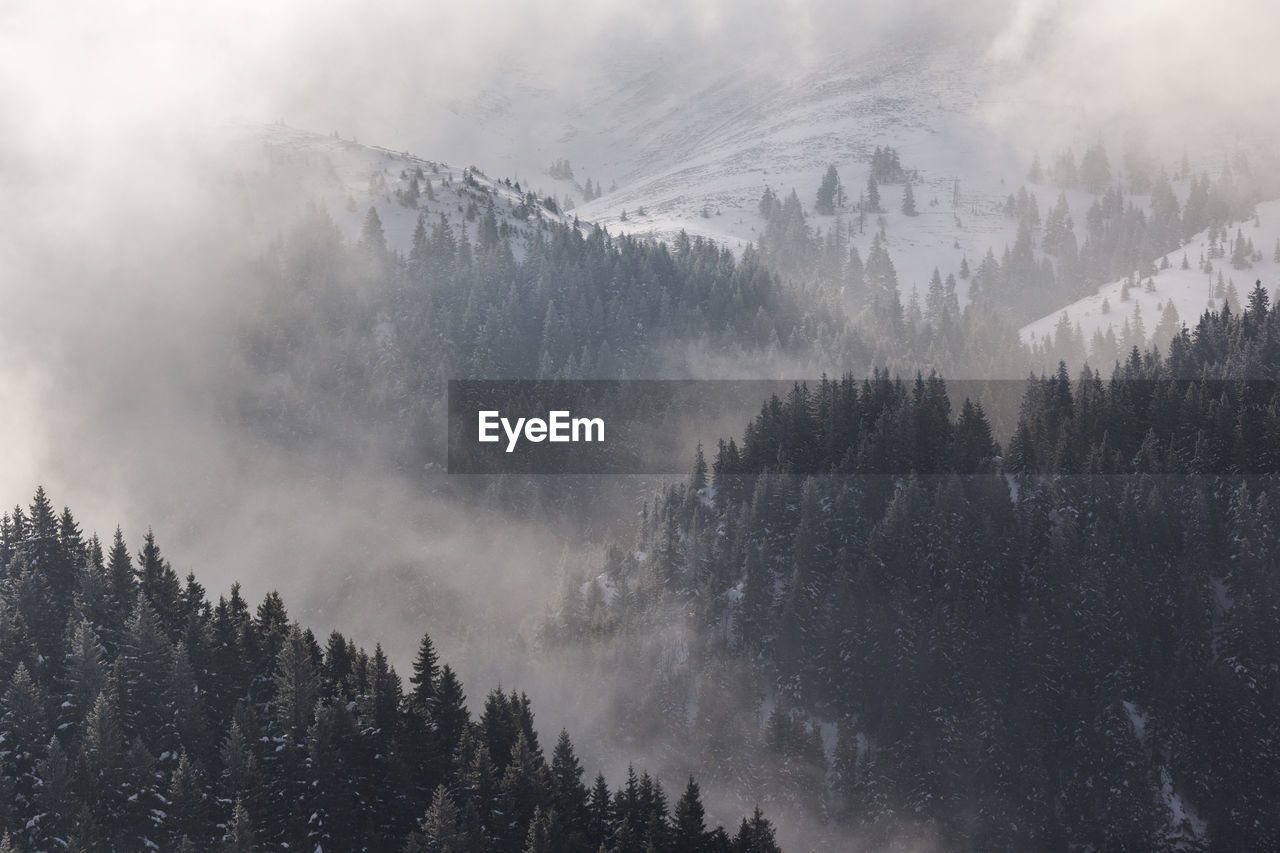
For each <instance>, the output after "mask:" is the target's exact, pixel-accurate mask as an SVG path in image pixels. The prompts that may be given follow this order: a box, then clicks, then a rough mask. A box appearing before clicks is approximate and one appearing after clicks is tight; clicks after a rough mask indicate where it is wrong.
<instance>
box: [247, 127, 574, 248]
mask: <svg viewBox="0 0 1280 853" xmlns="http://www.w3.org/2000/svg"><path fill="white" fill-rule="evenodd" d="M227 135H228V151H229V155H230V156H229V159H228V162H230V163H233V164H235V165H236V166H237V167H238V168H239V169H240V170H241V172H240V175H241V177H242V178H243V181H242V182H241V186H242V188H243V190H244V192H245V194H246V201H247V202H248V204H247V210H248V212H249V215H250V216H252V217H253V219H254V221H255V222H258V223H260V224H261V225H262V226H263V230H262V233H263V235H264V236H266V237H273V236H275V235H276V234H278V233H281V232H287V230H288V227H289V223H290V222H291V221H292V220H293V218H294V217H295V216H296V215H297V214H298V211H299V209H300V206H301V205H303V204H306V203H308V202H311V203H318V204H321V205H323V206H324V208H325V209H326V210H327V211H328V213H329V215H330V216H331V217H332V218H333V220H334V223H335V224H336V225H337V226H338V227H339V229H341V231H342V233H343V235H344V236H346V237H347V238H348V239H351V240H354V239H356V238H357V237H358V236H359V234H360V231H361V228H362V227H363V225H364V222H365V219H366V217H367V216H368V212H369V209H370V208H372V209H374V210H375V211H376V212H377V214H378V219H379V221H380V222H381V223H382V228H383V232H384V234H385V236H386V240H387V244H388V246H389V247H391V248H392V249H395V250H397V251H400V252H401V253H403V254H406V255H407V254H408V253H409V251H410V249H411V247H412V245H413V233H414V229H415V227H416V226H417V222H418V218H419V216H422V217H424V219H425V224H426V226H427V228H428V229H430V228H431V227H432V226H434V225H435V224H437V223H438V222H439V221H440V217H441V216H444V217H445V218H446V219H447V220H448V221H449V224H450V227H452V228H453V230H454V233H455V234H456V235H457V236H458V238H459V239H461V237H462V235H463V233H464V232H465V233H466V234H467V236H468V238H469V239H471V240H472V241H474V240H475V239H476V233H477V229H478V227H479V223H480V220H481V219H482V217H483V215H484V213H485V211H486V210H487V209H488V206H489V204H490V203H491V202H492V204H493V206H494V213H495V218H497V219H498V221H500V222H506V223H508V225H509V227H513V228H515V229H516V231H515V236H516V237H518V238H519V237H525V238H527V237H529V236H531V235H532V234H533V233H534V231H535V230H536V229H537V228H539V227H540V226H541V225H543V224H549V223H570V222H572V221H573V217H572V215H568V216H566V215H565V214H564V213H562V212H560V211H558V210H556V209H555V208H554V207H552V206H549V205H547V204H545V203H543V202H544V201H545V199H543V198H542V197H541V196H538V197H537V198H536V199H534V198H531V197H530V195H529V194H530V193H531V192H532V188H531V187H523V186H521V185H520V184H519V182H518V181H509V180H507V179H504V178H499V177H492V176H489V175H486V174H485V173H484V172H482V171H481V170H480V168H479V166H478V164H477V165H470V164H469V165H465V166H459V165H455V164H449V163H443V162H438V161H434V160H427V159H424V158H422V157H419V156H416V155H414V154H411V153H409V152H407V151H392V150H390V149H388V148H383V147H380V146H377V145H367V144H363V143H360V142H358V141H356V140H354V139H350V140H348V139H342V138H339V137H338V136H336V135H332V134H330V135H324V134H319V133H313V132H310V131H307V130H300V129H297V128H293V127H289V126H287V125H284V124H271V125H259V124H248V123H243V124H235V125H231V126H228V128H227ZM535 195H536V194H535ZM520 242H521V241H520V240H519V239H517V240H515V241H514V245H515V246H516V248H517V250H518V248H519V245H520Z"/></svg>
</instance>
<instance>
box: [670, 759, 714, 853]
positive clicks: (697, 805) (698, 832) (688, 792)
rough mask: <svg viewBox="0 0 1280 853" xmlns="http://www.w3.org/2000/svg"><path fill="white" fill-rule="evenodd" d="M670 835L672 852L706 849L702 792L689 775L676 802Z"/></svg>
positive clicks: (686, 852) (681, 852) (690, 851)
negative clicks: (671, 833)
mask: <svg viewBox="0 0 1280 853" xmlns="http://www.w3.org/2000/svg"><path fill="white" fill-rule="evenodd" d="M672 829H673V835H672V847H671V849H672V851H673V853H702V851H704V850H706V849H707V826H706V812H705V811H704V809H703V808H702V794H701V792H700V790H699V789H698V783H697V782H695V781H693V777H692V776H690V777H689V784H688V785H687V786H685V789H684V794H683V795H681V797H680V801H679V802H678V803H676V811H675V822H674V826H673V827H672Z"/></svg>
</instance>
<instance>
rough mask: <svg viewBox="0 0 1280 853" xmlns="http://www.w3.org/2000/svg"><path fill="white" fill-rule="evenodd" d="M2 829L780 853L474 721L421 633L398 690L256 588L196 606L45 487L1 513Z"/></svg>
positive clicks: (370, 843)
mask: <svg viewBox="0 0 1280 853" xmlns="http://www.w3.org/2000/svg"><path fill="white" fill-rule="evenodd" d="M0 680H3V683H4V684H5V687H4V691H3V695H2V696H0V828H2V829H0V832H2V834H3V841H2V842H0V849H3V850H5V851H36V850H75V851H89V850H121V851H126V850H127V851H134V850H144V849H152V850H221V851H236V853H248V851H251V850H296V849H305V850H315V851H323V850H334V851H347V850H376V851H383V850H401V849H403V850H405V851H407V852H408V853H420V851H421V852H423V853H424V852H425V851H453V853H463V851H476V853H482V851H491V850H510V851H527V853H545V851H551V850H562V851H577V850H581V851H595V850H599V849H603V850H610V851H618V853H624V851H625V853H632V852H633V851H634V853H639V851H645V850H657V851H672V853H675V851H724V853H730V851H733V853H772V851H777V850H779V848H778V846H777V844H776V842H775V841H774V831H773V828H772V825H771V824H770V822H769V820H768V819H766V818H765V817H764V816H763V815H762V814H761V812H760V811H759V809H756V810H755V812H754V813H753V814H752V815H751V816H750V817H749V818H745V819H743V820H742V822H741V825H740V826H739V827H737V831H736V834H733V835H730V833H729V832H727V831H726V830H725V829H724V828H722V827H715V828H710V827H708V826H706V825H705V812H704V810H703V806H702V801H701V795H700V792H699V788H698V785H697V783H696V782H694V780H693V779H692V778H689V779H688V784H687V785H686V786H685V787H684V789H683V793H682V794H681V796H680V797H679V799H678V800H677V801H676V803H675V804H674V806H673V805H672V804H671V802H670V797H669V796H668V794H667V793H666V791H665V790H664V788H663V786H662V784H661V782H660V781H658V780H657V779H656V778H654V777H651V776H650V775H649V774H648V773H641V774H639V775H637V774H636V773H635V772H634V771H630V770H629V771H628V774H627V778H626V779H625V781H624V782H623V783H622V784H621V785H620V786H619V787H618V788H617V789H616V790H611V789H610V787H609V785H608V783H607V782H606V780H605V778H604V777H603V776H601V775H597V776H596V777H595V781H594V783H593V784H592V785H591V786H590V787H588V786H587V785H586V784H584V781H583V767H582V765H581V764H580V762H579V760H578V758H577V757H576V755H575V752H574V747H573V744H572V743H571V741H570V740H569V736H568V734H567V733H566V732H564V731H561V733H560V736H559V739H558V740H557V741H556V743H555V746H554V747H553V749H552V752H551V756H550V758H549V759H548V758H547V757H546V755H545V753H544V750H543V747H542V745H541V741H540V738H539V735H538V732H537V730H536V729H535V728H534V724H533V711H532V709H531V707H530V703H529V700H528V698H527V697H526V696H525V695H523V694H519V693H517V692H515V691H512V692H510V693H504V692H502V690H501V689H496V690H493V691H492V692H490V693H489V694H488V696H487V697H486V698H485V701H484V705H483V709H482V710H481V711H480V713H479V714H478V715H476V716H473V715H472V713H471V712H470V711H469V710H468V705H467V701H466V696H465V694H464V692H463V686H462V684H461V682H460V681H459V680H458V677H457V675H456V674H455V672H454V671H453V670H452V669H451V668H450V666H449V665H448V664H447V663H441V662H440V660H439V658H438V656H437V654H436V651H435V648H434V645H433V643H432V641H431V638H430V636H429V635H424V636H423V638H422V641H421V644H420V646H419V649H418V653H417V656H416V657H415V659H414V661H413V667H412V674H411V675H410V677H409V679H408V684H407V685H406V684H404V683H403V682H402V680H401V678H400V676H399V675H398V674H397V673H396V671H395V668H394V667H393V666H392V665H391V663H390V662H389V661H388V659H387V655H386V654H384V652H383V650H382V647H381V646H380V645H379V646H377V647H376V648H375V649H374V652H373V654H369V653H368V652H366V651H365V650H364V649H360V648H357V647H356V645H355V644H354V643H353V642H352V641H351V640H348V639H346V638H345V637H344V636H343V635H342V634H341V633H339V632H337V631H334V632H333V633H331V634H330V635H329V636H328V638H327V639H326V641H325V642H324V644H323V646H322V645H321V644H320V642H319V641H318V640H317V639H316V637H315V635H314V634H313V632H312V631H311V629H310V628H303V627H302V626H301V625H299V624H298V623H297V622H296V621H291V620H290V618H289V616H288V613H287V611H286V609H285V605H284V601H283V600H282V599H281V597H280V596H279V595H278V594H277V593H274V592H273V593H270V594H268V595H267V596H266V597H265V598H264V599H263V601H262V603H261V604H259V605H258V607H257V608H256V610H253V609H251V607H250V605H249V603H248V602H246V601H245V600H244V598H242V597H241V594H240V587H239V585H238V584H237V585H233V586H232V587H231V590H230V592H229V594H227V595H222V596H219V597H218V600H217V602H216V603H211V602H210V601H209V599H208V598H207V597H206V593H205V589H204V587H202V586H201V585H200V583H199V582H198V581H197V580H196V578H195V576H194V575H192V574H188V575H187V576H186V580H185V582H184V581H181V580H179V576H178V574H177V573H176V572H175V571H174V569H173V567H172V566H171V565H170V564H169V562H168V560H166V559H165V558H164V557H163V556H162V555H161V552H160V549H159V546H158V545H157V544H156V539H155V537H154V536H153V535H152V534H151V533H150V532H148V533H147V535H146V537H145V540H144V543H143V547H142V548H141V550H140V551H138V553H137V554H136V559H135V556H134V555H132V554H131V552H130V549H129V548H128V547H127V545H126V544H125V540H124V537H123V535H122V534H121V532H120V530H119V529H118V528H117V530H116V533H115V536H114V538H113V540H112V542H111V544H110V545H109V546H106V547H104V546H103V544H102V542H101V541H100V540H99V539H98V537H97V536H96V535H94V536H89V537H88V538H86V537H85V536H84V535H83V534H82V531H81V529H80V526H79V524H78V523H77V521H76V519H75V517H74V515H73V514H72V513H71V511H70V510H69V509H64V510H63V511H62V512H61V514H58V513H56V512H55V511H54V509H53V505H52V504H51V503H50V501H49V499H48V497H47V496H46V494H45V492H44V490H43V489H37V490H36V493H35V497H34V499H33V500H32V502H31V504H30V506H29V508H28V509H26V510H24V509H23V508H22V507H21V506H17V507H15V508H14V509H13V510H12V512H9V513H5V514H4V516H3V519H0Z"/></svg>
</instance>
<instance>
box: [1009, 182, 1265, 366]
mask: <svg viewBox="0 0 1280 853" xmlns="http://www.w3.org/2000/svg"><path fill="white" fill-rule="evenodd" d="M1238 236H1240V237H1243V238H1244V239H1245V240H1246V241H1248V242H1250V243H1252V244H1253V246H1254V248H1255V249H1256V251H1257V252H1258V253H1260V254H1261V259H1260V260H1259V259H1250V260H1249V261H1248V262H1247V264H1246V265H1245V266H1243V268H1238V267H1236V266H1234V265H1233V264H1232V258H1231V254H1232V252H1231V248H1230V246H1231V243H1233V242H1234V241H1235V240H1236V239H1237V238H1238ZM1278 240H1280V201H1269V202H1264V203H1262V204H1259V205H1258V206H1257V216H1256V217H1255V218H1254V219H1252V220H1247V221H1244V222H1239V223H1235V224H1233V225H1231V226H1229V227H1228V228H1227V229H1226V241H1225V246H1226V248H1225V249H1224V250H1223V251H1224V253H1225V254H1224V256H1222V257H1211V253H1210V245H1211V240H1210V234H1209V232H1208V231H1207V230H1206V231H1201V232H1200V233H1198V234H1196V235H1195V236H1194V237H1192V238H1191V239H1190V240H1188V241H1187V243H1186V245H1185V246H1184V248H1183V249H1180V250H1176V251H1173V252H1170V253H1169V254H1168V255H1165V256H1163V257H1162V258H1154V259H1153V261H1154V264H1155V267H1156V269H1155V273H1154V274H1153V275H1152V276H1150V280H1151V285H1150V287H1148V286H1147V285H1146V284H1144V282H1146V279H1145V278H1143V279H1141V280H1140V281H1139V283H1138V284H1137V286H1133V285H1132V282H1130V286H1129V287H1128V291H1129V292H1128V294H1127V301H1126V299H1125V298H1124V294H1123V291H1124V290H1125V287H1126V282H1125V279H1118V280H1116V281H1113V282H1109V283H1107V284H1105V285H1103V286H1102V287H1099V288H1098V291H1097V293H1095V294H1093V295H1092V296H1086V297H1084V298H1083V299H1080V300H1077V301H1076V302H1073V303H1071V304H1070V305H1066V306H1064V307H1063V308H1061V309H1059V310H1057V311H1054V312H1053V313H1051V314H1047V315H1045V316H1044V317H1041V318H1040V319H1038V320H1035V321H1033V322H1031V323H1028V324H1027V325H1025V326H1023V327H1022V329H1021V335H1022V339H1023V340H1024V341H1026V342H1027V343H1029V344H1044V343H1045V342H1046V341H1047V340H1050V339H1052V338H1053V336H1054V335H1055V334H1056V330H1057V329H1058V327H1059V325H1060V324H1061V323H1062V319H1063V317H1064V316H1065V317H1066V320H1067V323H1068V324H1069V326H1070V327H1071V328H1072V329H1073V330H1074V329H1075V328H1078V329H1079V331H1080V334H1081V337H1082V339H1083V342H1084V345H1085V348H1086V350H1088V348H1089V347H1090V345H1091V343H1092V342H1093V339H1094V335H1095V333H1100V334H1102V335H1103V336H1105V335H1107V333H1108V331H1110V332H1111V333H1113V334H1114V335H1115V337H1116V339H1117V341H1118V342H1119V343H1120V344H1121V346H1122V347H1123V348H1124V349H1126V350H1127V349H1129V348H1130V346H1131V345H1132V339H1131V341H1130V345H1129V346H1125V343H1126V341H1125V336H1124V330H1125V329H1126V328H1129V329H1133V328H1135V327H1136V326H1137V321H1136V319H1135V318H1136V317H1141V321H1142V328H1143V329H1144V331H1145V334H1146V342H1147V345H1148V346H1149V345H1152V344H1154V345H1156V346H1158V347H1159V348H1160V351H1161V352H1165V353H1167V352H1168V351H1169V337H1170V335H1169V334H1168V331H1167V329H1166V328H1164V327H1161V325H1160V324H1161V320H1162V318H1164V317H1165V312H1166V311H1167V309H1168V306H1169V305H1170V303H1172V305H1173V310H1174V312H1176V314H1175V315H1174V317H1173V318H1171V319H1176V323H1175V324H1174V326H1173V328H1174V330H1176V328H1177V325H1178V324H1181V323H1185V324H1186V325H1187V326H1188V328H1194V327H1195V324H1196V321H1197V319H1198V318H1199V317H1200V315H1201V314H1203V313H1204V312H1205V310H1206V309H1211V310H1214V311H1220V310H1222V305H1223V302H1224V299H1225V300H1231V301H1235V303H1236V304H1235V305H1233V308H1238V307H1239V306H1240V305H1242V304H1244V303H1245V302H1246V300H1247V299H1248V297H1249V291H1251V290H1252V289H1253V286H1254V282H1256V281H1261V282H1262V284H1263V286H1264V287H1266V288H1267V290H1268V291H1269V292H1271V293H1272V294H1274V293H1275V287H1276V284H1277V282H1280V262H1278V261H1277V260H1276V255H1275V247H1276V246H1277V241H1278ZM1184 255H1185V257H1186V259H1187V263H1188V267H1189V268H1188V269H1182V261H1183V257H1184ZM1166 262H1167V264H1168V266H1167V268H1163V267H1165V263H1166ZM1204 263H1207V264H1208V266H1202V264H1204ZM1220 277H1221V279H1222V282H1223V285H1224V287H1223V289H1222V290H1220V289H1219V278H1220ZM1166 322H1168V321H1166ZM1090 355H1091V356H1094V358H1093V362H1094V366H1095V367H1101V368H1104V369H1105V368H1107V367H1109V366H1110V365H1109V364H1098V363H1097V359H1096V355H1097V354H1096V353H1090Z"/></svg>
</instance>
